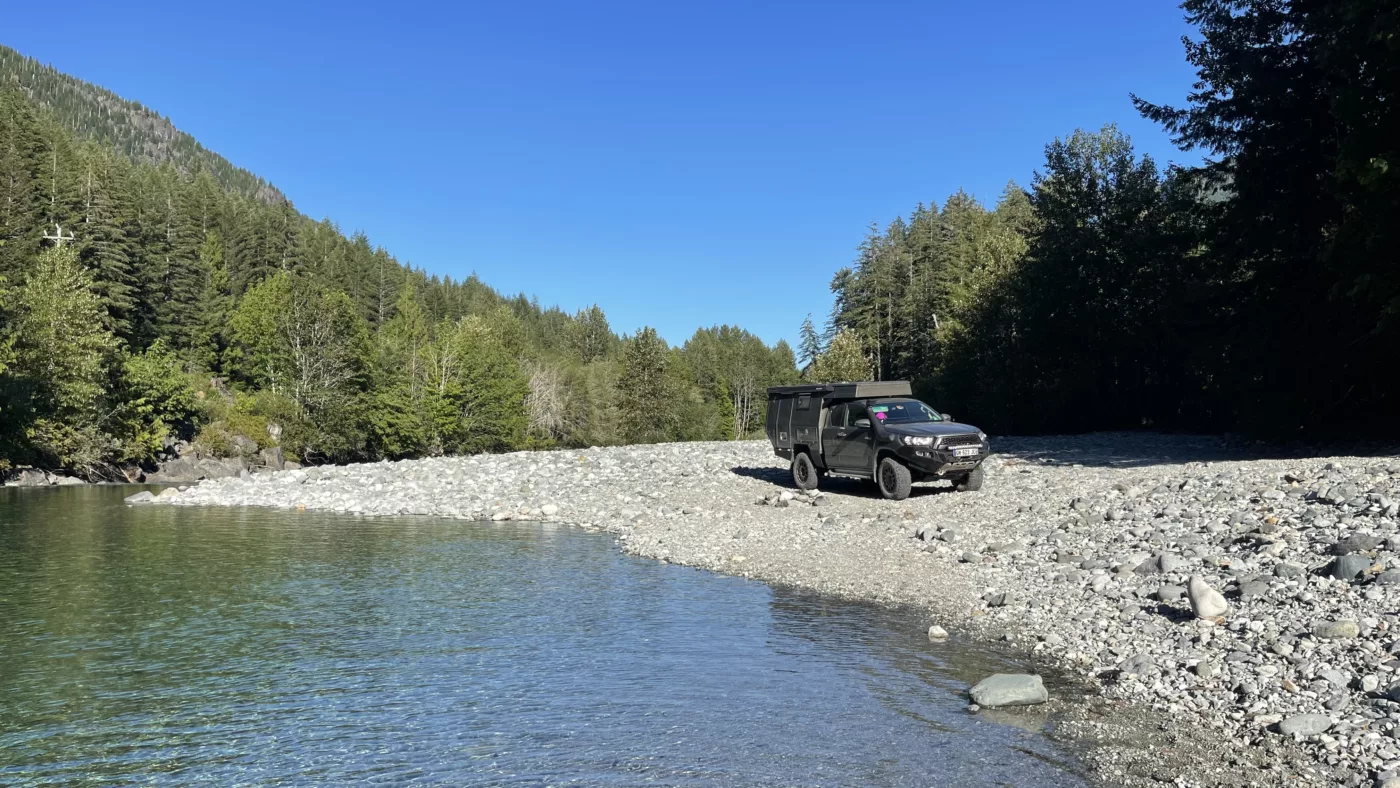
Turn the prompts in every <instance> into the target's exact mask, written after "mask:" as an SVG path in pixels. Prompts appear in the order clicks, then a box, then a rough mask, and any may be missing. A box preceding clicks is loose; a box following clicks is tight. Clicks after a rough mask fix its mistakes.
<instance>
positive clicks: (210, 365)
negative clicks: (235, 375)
mask: <svg viewBox="0 0 1400 788" xmlns="http://www.w3.org/2000/svg"><path fill="white" fill-rule="evenodd" d="M198 254H199V263H198V266H199V270H200V272H202V273H203V275H204V282H203V285H202V286H201V287H200V291H199V299H198V307H197V310H196V314H197V315H198V318H199V322H198V325H197V327H196V330H195V335H194V358H195V360H197V361H198V362H199V363H200V364H202V365H203V366H204V367H205V368H206V369H208V370H210V371H213V372H222V371H223V370H224V353H225V351H226V350H227V349H228V346H229V320H230V318H231V317H232V315H233V289H232V285H231V284H230V283H229V279H228V269H226V268H225V267H224V245H223V242H222V241H221V240H220V239H219V235H218V233H215V232H209V233H207V234H205V236H204V242H203V243H202V244H200V246H199V253H198Z"/></svg>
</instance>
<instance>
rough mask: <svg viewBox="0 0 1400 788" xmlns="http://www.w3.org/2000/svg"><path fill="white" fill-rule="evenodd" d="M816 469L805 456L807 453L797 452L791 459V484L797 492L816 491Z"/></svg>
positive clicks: (809, 458) (810, 459)
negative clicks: (794, 485)
mask: <svg viewBox="0 0 1400 788" xmlns="http://www.w3.org/2000/svg"><path fill="white" fill-rule="evenodd" d="M817 478H818V477H817V468H816V466H815V465H813V464H812V458H811V457H808V456H807V452H805V451H804V452H798V454H797V456H796V457H793V458H792V482H793V484H796V485H797V489H799V490H815V489H817Z"/></svg>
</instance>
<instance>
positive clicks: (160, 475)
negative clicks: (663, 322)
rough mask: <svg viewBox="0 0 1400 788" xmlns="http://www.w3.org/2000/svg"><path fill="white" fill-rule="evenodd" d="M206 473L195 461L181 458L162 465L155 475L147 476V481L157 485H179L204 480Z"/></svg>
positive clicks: (149, 474)
mask: <svg viewBox="0 0 1400 788" xmlns="http://www.w3.org/2000/svg"><path fill="white" fill-rule="evenodd" d="M203 478H205V477H204V471H203V470H202V469H201V468H200V463H199V462H197V461H195V460H190V459H185V458H183V457H182V458H180V459H175V460H170V461H169V462H166V463H163V464H161V466H160V468H158V469H157V470H156V471H155V473H148V474H146V481H148V482H152V483H155V484H179V483H182V482H197V481H199V480H200V479H203Z"/></svg>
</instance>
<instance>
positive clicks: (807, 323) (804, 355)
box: [798, 312, 822, 369]
mask: <svg viewBox="0 0 1400 788" xmlns="http://www.w3.org/2000/svg"><path fill="white" fill-rule="evenodd" d="M798 352H799V354H800V356H799V358H798V361H799V362H800V363H801V364H802V368H803V369H807V368H809V367H811V366H812V364H813V363H815V362H816V360H817V358H818V357H819V356H821V354H822V342H821V337H819V336H818V335H817V328H816V326H814V325H812V314H811V313H810V312H808V313H807V317H805V318H803V319H802V328H801V330H800V331H799V332H798Z"/></svg>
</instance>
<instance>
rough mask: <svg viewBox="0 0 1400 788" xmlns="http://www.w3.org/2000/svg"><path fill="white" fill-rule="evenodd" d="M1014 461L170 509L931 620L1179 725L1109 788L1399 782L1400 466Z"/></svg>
mask: <svg viewBox="0 0 1400 788" xmlns="http://www.w3.org/2000/svg"><path fill="white" fill-rule="evenodd" d="M993 448H994V451H995V452H996V454H995V455H994V456H993V457H991V458H989V459H988V460H987V462H986V464H985V467H986V471H987V478H986V483H985V485H984V487H983V489H982V490H981V491H980V492H975V493H967V492H964V493H959V492H954V491H952V490H950V489H948V488H946V487H939V486H929V485H920V486H916V488H915V493H914V495H913V496H912V497H911V498H910V499H908V500H906V501H899V502H895V501H886V500H883V499H881V498H880V497H879V495H878V493H877V492H876V491H875V489H874V488H873V486H871V485H869V484H868V483H864V482H860V481H858V480H845V479H829V480H825V481H824V483H823V486H822V490H821V491H819V492H817V493H815V494H805V493H802V492H801V491H799V490H797V489H796V488H794V487H793V486H792V484H791V481H790V479H789V475H788V469H787V466H786V463H784V462H783V461H782V460H781V459H779V458H776V457H774V456H773V455H772V452H771V450H770V448H769V446H768V444H767V443H765V442H731V443H688V444H661V445H654V446H628V447H610V448H591V449H583V450H568V451H540V452H520V453H514V454H501V455H482V456H473V457H461V458H432V459H423V460H416V461H405V462H381V463H374V464H362V465H351V466H338V467H329V466H323V467H315V468H306V469H298V470H291V471H282V472H276V473H272V472H268V473H260V474H247V473H245V474H244V475H243V476H242V477H241V478H229V479H218V480H212V481H206V482H203V483H201V484H198V485H196V486H192V487H190V488H188V489H185V490H183V491H181V492H179V493H178V494H168V495H163V496H160V497H157V498H156V499H155V500H154V501H153V503H157V504H175V505H211V504H212V505H224V506H230V505H232V506H237V505H251V506H273V507H284V508H292V509H311V510H329V511H337V512H347V513H354V514H360V515H406V514H419V515H435V516H440V517H455V518H462V519H471V520H516V519H519V520H539V521H558V522H568V523H573V524H576V525H579V526H581V527H584V528H588V529H597V530H605V531H608V532H611V533H614V534H616V536H617V539H618V541H619V544H620V545H621V547H622V549H624V550H625V551H626V552H628V553H632V554H635V555H638V556H643V557H647V558H652V559H659V560H665V561H669V562H672V563H677V564H684V565H689V566H694V567H699V568H704V569H709V570H713V571H719V572H724V573H728V574H734V575H741V576H745V577H750V578H754V579H757V580H762V581H765V582H770V583H778V584H785V585H792V586H798V587H804V588H809V589H813V590H817V591H820V592H823V593H828V594H834V595H838V596H842V597H849V598H855V599H862V600H868V601H874V602H880V603H887V604H897V605H912V606H917V607H918V608H919V609H922V610H924V611H926V612H927V614H928V616H929V621H928V624H929V625H931V626H935V627H941V628H945V629H946V630H948V631H949V632H950V633H951V635H950V637H975V638H984V639H987V640H989V641H996V642H997V643H999V647H1002V648H1010V649H1019V650H1023V651H1025V652H1027V653H1028V654H1030V655H1032V656H1033V657H1034V659H1036V660H1039V661H1042V662H1043V663H1045V664H1046V665H1047V666H1053V667H1055V668H1057V669H1058V670H1060V671H1062V672H1064V673H1067V674H1069V675H1072V676H1076V677H1078V678H1080V679H1082V681H1083V682H1084V683H1085V684H1086V685H1088V686H1089V687H1091V688H1092V690H1093V692H1094V694H1095V697H1096V700H1095V701H1094V702H1093V703H1092V704H1082V705H1081V707H1080V709H1079V712H1078V713H1072V714H1067V715H1066V719H1065V722H1064V726H1065V727H1066V728H1067V729H1076V730H1077V731H1078V734H1079V735H1080V736H1081V738H1086V739H1098V740H1101V743H1104V744H1106V745H1112V744H1114V743H1115V737H1119V738H1121V737H1123V736H1125V735H1126V734H1123V733H1122V730H1123V729H1122V725H1123V719H1125V718H1126V717H1129V716H1132V715H1133V714H1135V713H1137V712H1143V713H1144V714H1145V717H1144V718H1145V719H1146V720H1148V722H1147V723H1146V724H1147V725H1151V726H1153V729H1154V731H1155V734H1154V736H1152V737H1148V738H1147V739H1146V740H1142V739H1141V737H1140V736H1138V737H1137V740H1135V741H1133V742H1127V743H1125V742H1117V743H1119V744H1123V745H1124V746H1122V747H1117V748H1115V747H1113V746H1106V747H1104V748H1101V749H1099V750H1098V752H1097V754H1093V755H1090V756H1089V757H1090V760H1091V762H1092V763H1093V766H1094V768H1095V769H1096V770H1097V773H1098V776H1099V777H1100V778H1101V779H1102V780H1104V781H1105V782H1107V783H1110V784H1144V785H1152V784H1174V785H1251V784H1254V785H1300V784H1303V785H1308V784H1317V785H1345V786H1370V785H1400V780H1395V781H1393V782H1392V780H1393V778H1395V777H1397V776H1400V617H1397V616H1398V615H1400V455H1397V453H1396V452H1395V451H1393V450H1389V451H1385V450H1376V451H1367V452H1364V454H1365V455H1366V456H1355V455H1356V452H1355V450H1352V453H1351V455H1350V456H1320V455H1321V454H1329V453H1331V452H1317V451H1313V452H1310V453H1302V452H1282V451H1277V450H1266V449H1264V448H1262V447H1258V446H1249V445H1244V444H1241V443H1238V442H1230V441H1226V440H1224V439H1219V438H1212V437H1190V436H1161V435H1145V434H1137V433H1132V434H1096V435H1087V436H1073V437H1054V438H1025V439H1015V438H1006V439H1000V440H997V439H994V441H993ZM1261 457H1263V458H1261ZM1104 709H1117V710H1119V711H1117V712H1114V711H1109V712H1105V711H1104ZM1086 710H1087V711H1086ZM1120 712H1121V713H1120ZM1137 730H1138V731H1139V733H1140V732H1141V726H1139V727H1138V728H1137ZM1115 731H1116V733H1115Z"/></svg>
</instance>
